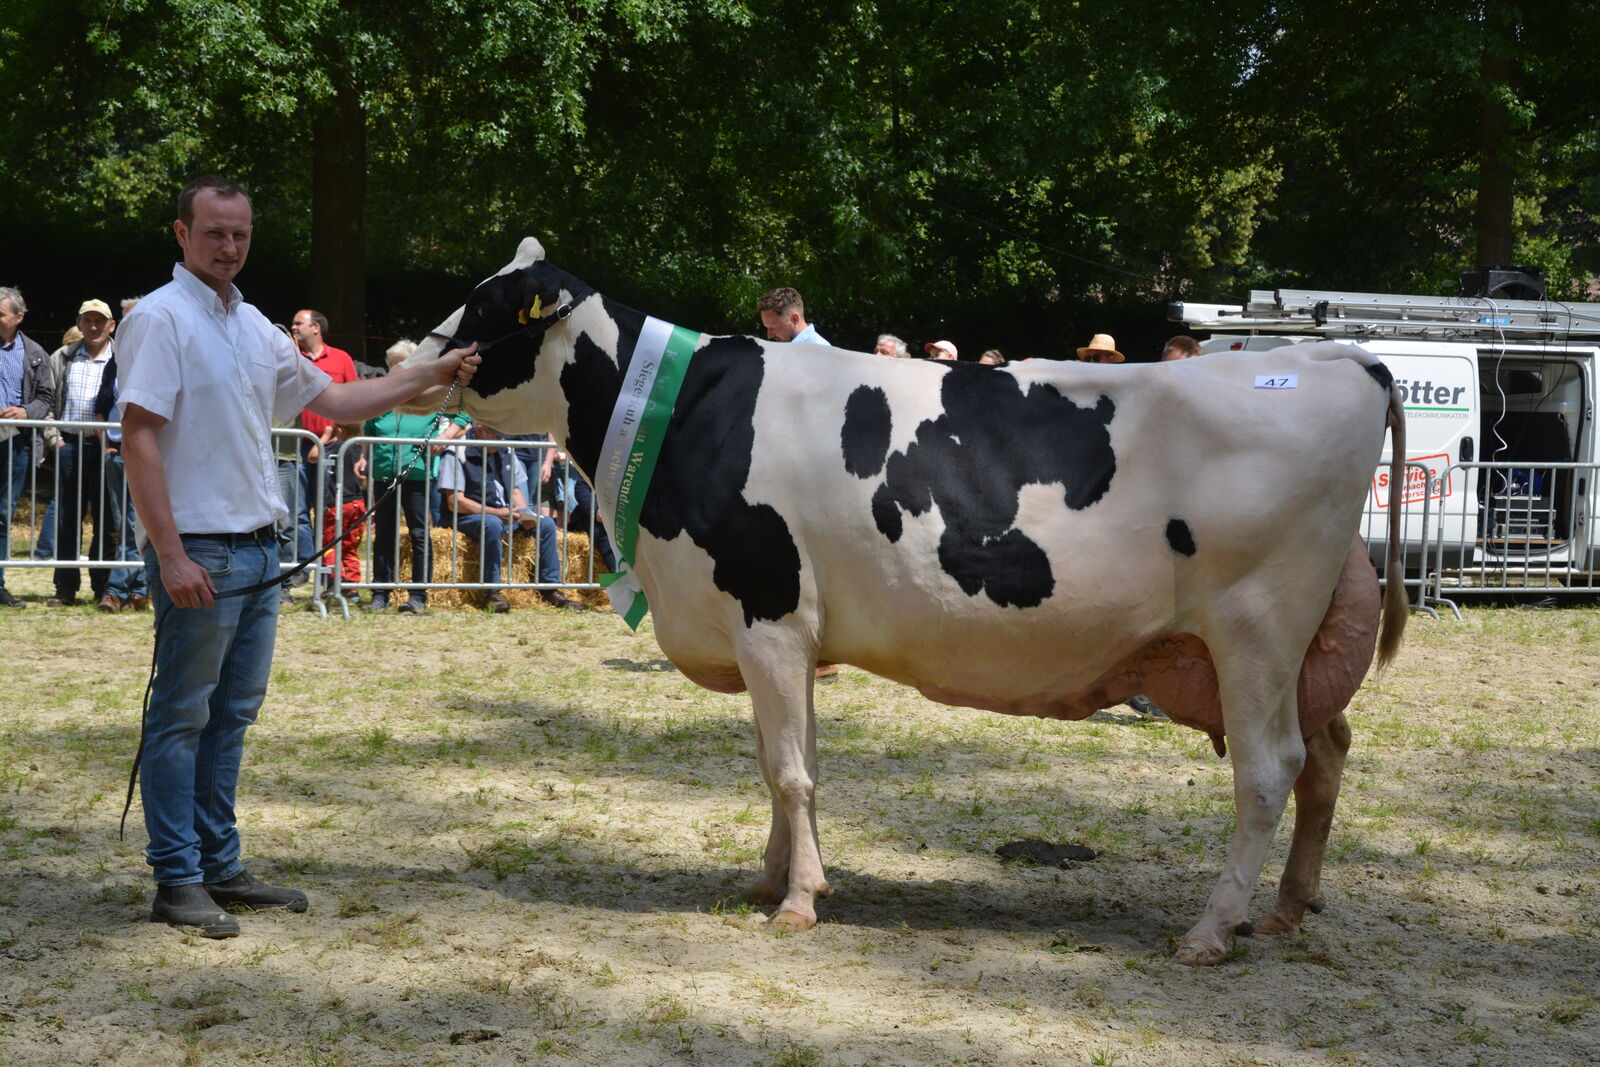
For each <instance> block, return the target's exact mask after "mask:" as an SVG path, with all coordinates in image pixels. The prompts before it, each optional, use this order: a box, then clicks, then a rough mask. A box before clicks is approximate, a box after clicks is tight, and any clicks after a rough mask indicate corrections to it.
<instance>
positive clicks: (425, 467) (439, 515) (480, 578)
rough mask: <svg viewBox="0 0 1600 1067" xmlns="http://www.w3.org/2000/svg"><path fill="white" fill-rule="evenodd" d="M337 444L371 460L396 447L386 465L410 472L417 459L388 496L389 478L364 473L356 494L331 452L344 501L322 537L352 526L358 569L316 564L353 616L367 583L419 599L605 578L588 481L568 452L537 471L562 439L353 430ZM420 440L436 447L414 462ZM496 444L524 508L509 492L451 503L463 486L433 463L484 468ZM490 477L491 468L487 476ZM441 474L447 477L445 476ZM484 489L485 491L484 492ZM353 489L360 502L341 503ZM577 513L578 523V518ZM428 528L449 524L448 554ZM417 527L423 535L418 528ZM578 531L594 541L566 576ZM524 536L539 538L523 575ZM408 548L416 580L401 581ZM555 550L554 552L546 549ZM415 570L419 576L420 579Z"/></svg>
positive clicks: (338, 495)
mask: <svg viewBox="0 0 1600 1067" xmlns="http://www.w3.org/2000/svg"><path fill="white" fill-rule="evenodd" d="M339 447H340V449H341V450H342V449H348V448H356V449H360V450H361V451H362V453H363V454H364V455H366V456H368V457H369V460H370V457H371V456H372V455H373V453H374V450H376V449H380V448H384V449H392V450H394V452H393V455H392V459H391V461H390V462H389V463H388V464H387V465H386V469H387V467H392V468H393V469H394V470H396V471H404V470H405V468H406V467H407V466H408V465H410V466H411V467H412V473H411V477H410V478H409V479H408V481H407V482H406V483H402V484H401V485H400V486H399V487H397V488H396V490H395V491H394V493H393V494H391V495H389V496H388V498H387V499H384V498H383V497H384V494H385V492H386V491H387V490H388V484H387V482H381V481H379V480H377V479H374V478H368V479H366V480H365V481H366V484H365V486H364V487H363V488H362V489H360V490H359V495H358V494H357V492H354V491H351V492H347V490H348V488H349V487H348V481H347V479H348V476H349V475H350V474H351V467H350V466H349V465H347V464H344V463H337V462H336V461H334V462H332V465H331V466H330V467H329V472H330V476H331V485H330V487H329V488H330V489H331V494H330V499H331V500H338V501H341V506H340V507H339V508H329V509H328V510H327V511H326V512H325V513H324V514H325V515H327V516H328V521H327V523H326V524H325V528H324V532H325V534H326V535H327V536H326V538H325V539H326V540H327V541H328V543H330V544H332V545H336V546H341V548H343V547H345V544H346V543H345V537H346V534H347V533H350V532H352V530H354V532H355V535H356V536H355V538H353V539H352V543H351V544H350V545H349V546H348V548H346V550H349V549H354V550H355V551H356V552H357V553H358V555H359V558H360V559H361V561H362V566H361V568H360V577H359V578H358V579H356V580H353V581H352V580H350V579H349V578H348V577H347V576H346V575H344V574H342V573H341V567H340V561H339V559H338V558H337V557H335V558H334V559H332V560H331V561H330V560H325V561H324V562H322V563H321V565H319V567H318V571H319V575H318V579H317V580H318V582H319V587H318V588H319V590H320V589H321V588H323V583H325V587H326V589H327V591H328V593H329V595H330V597H331V598H332V599H333V600H335V601H336V602H337V605H338V607H339V609H340V610H341V611H342V612H343V613H344V614H345V616H346V617H348V616H349V611H350V603H351V602H352V600H353V599H354V597H355V595H356V594H357V593H358V592H359V591H360V590H363V589H366V590H370V591H371V592H372V593H373V594H374V595H376V594H382V595H384V596H385V597H392V596H394V595H395V594H397V593H404V594H406V596H407V597H408V598H409V599H412V600H416V599H418V594H423V596H424V597H425V594H426V593H427V591H428V590H432V589H470V590H479V591H482V592H485V593H493V592H495V591H504V590H507V589H529V590H536V591H542V590H552V589H598V588H599V587H600V585H599V582H598V581H597V580H596V578H595V572H596V565H597V561H598V560H599V558H600V557H601V555H602V547H603V545H604V544H605V543H606V542H605V540H604V538H598V539H597V538H596V536H595V518H596V516H595V508H594V505H593V499H592V496H590V494H589V490H588V486H587V485H585V484H583V483H582V480H581V478H580V476H579V475H578V473H577V471H576V470H574V469H573V468H572V467H571V465H570V464H569V463H568V462H567V461H566V460H565V458H563V459H561V460H559V461H555V460H552V462H551V464H550V467H551V470H550V476H549V479H548V480H546V479H544V478H542V477H541V471H542V469H543V467H544V464H545V458H546V456H547V455H548V454H549V453H551V452H553V451H558V446H556V445H554V444H553V443H551V442H549V441H520V440H504V439H493V440H488V439H481V438H474V439H472V440H467V441H462V440H456V441H451V442H448V443H445V442H442V441H440V440H438V439H432V440H429V439H426V438H420V437H352V438H350V439H349V440H347V441H345V442H343V443H342V444H341V445H340V446H339ZM417 448H425V449H427V451H428V452H429V453H430V454H429V456H428V457H427V459H426V461H419V462H416V463H415V464H409V462H408V461H410V460H411V458H412V453H411V452H410V451H408V449H417ZM498 453H504V454H505V456H506V460H507V462H506V463H505V464H504V466H505V468H506V472H505V474H504V475H502V477H503V478H506V479H508V480H509V482H510V483H511V484H510V485H508V486H506V488H505V495H506V497H508V498H510V497H513V496H514V495H515V491H516V490H518V489H519V488H520V490H521V494H522V495H521V499H520V507H519V506H517V504H518V502H517V501H516V500H512V499H507V500H505V501H504V503H503V504H491V506H490V508H488V509H486V508H484V503H485V502H483V501H478V502H475V503H474V502H471V501H467V502H456V506H454V507H453V506H451V504H452V502H453V501H452V500H451V499H449V498H450V497H453V496H455V494H456V493H457V491H458V490H460V489H464V487H463V486H460V485H459V484H458V483H456V482H454V481H452V480H451V479H450V469H449V468H448V467H446V468H444V470H443V471H442V472H441V473H442V474H443V477H442V478H441V477H440V476H439V474H436V473H435V472H434V468H435V467H436V466H438V465H439V464H440V462H441V461H444V460H446V459H448V458H451V457H453V458H454V459H455V460H456V466H457V467H459V466H461V461H462V460H471V461H473V462H475V463H476V464H478V465H479V466H481V467H483V468H485V469H487V468H488V467H489V466H491V460H490V457H493V456H495V455H496V454H498ZM369 467H370V462H369ZM487 476H488V475H487V473H485V474H484V475H483V477H487ZM441 482H448V483H449V484H448V485H441ZM552 489H553V490H554V498H553V499H554V506H553V507H542V506H541V503H542V501H544V500H550V499H551V498H550V497H549V496H547V495H546V494H547V491H549V490H552ZM480 495H486V494H483V493H482V492H481V491H480ZM347 497H349V498H350V502H351V503H353V502H355V501H357V500H359V501H360V502H361V504H362V505H363V506H362V507H360V508H358V509H352V508H350V507H349V506H348V504H346V503H343V502H345V501H346V499H347ZM424 503H425V504H426V506H427V508H428V509H429V517H430V520H431V521H429V522H428V523H427V529H425V530H421V531H418V530H417V526H416V525H414V524H413V520H416V519H419V518H420V516H421V508H422V506H423V505H424ZM490 510H492V511H493V512H502V511H503V512H505V514H503V515H501V514H485V512H486V511H490ZM547 510H548V511H554V512H555V515H545V514H543V512H544V511H547ZM408 512H409V514H408ZM556 516H559V517H556ZM575 518H576V519H577V524H576V525H574V524H573V520H574V519H575ZM402 520H404V522H405V524H406V531H405V534H404V536H402V532H401V529H400V525H401V521H402ZM380 527H381V529H380ZM552 527H553V534H552V535H550V536H546V531H549V530H551V528H552ZM432 529H447V530H449V531H450V533H451V537H450V539H449V546H448V549H447V550H446V551H448V553H449V554H448V556H445V555H443V553H441V554H440V556H439V557H437V558H435V557H434V556H433V545H432V539H431V536H429V534H430V533H431V530H432ZM417 532H421V533H422V534H423V535H424V536H422V537H417V536H416V533H417ZM572 532H579V533H583V534H584V535H585V536H586V537H587V539H588V540H587V545H588V549H589V550H588V551H586V552H585V553H584V558H583V559H581V560H580V561H579V566H578V568H576V569H577V570H578V571H579V576H578V577H577V578H576V579H574V578H570V577H568V576H570V575H571V574H572V571H573V569H574V568H572V566H571V564H570V560H571V558H572V556H573V555H574V553H575V551H576V550H575V548H574V542H573V541H572V540H571V538H570V537H569V536H568V535H569V534H570V533H572ZM519 536H520V537H528V538H530V539H531V541H532V544H533V547H534V555H533V561H532V565H531V566H530V567H529V569H528V574H527V575H526V577H519V576H518V575H517V574H516V573H515V570H514V568H513V561H514V558H515V545H516V542H517V539H518V537H519ZM469 542H473V543H476V545H477V557H478V559H477V565H476V567H475V568H474V569H473V570H474V571H475V573H472V572H469V573H468V574H465V575H462V574H461V571H462V559H463V558H464V556H465V555H466V554H467V547H468V543H469ZM402 549H407V550H408V551H409V556H410V563H411V580H410V581H408V582H400V581H398V580H397V577H398V573H399V561H400V556H401V551H402ZM338 551H340V549H338V548H336V549H330V552H335V553H336V552H338ZM552 552H553V553H554V558H553V559H552V558H550V553H552ZM441 564H445V565H447V569H448V573H450V574H452V575H456V577H455V578H454V579H452V580H448V581H438V580H436V578H437V574H436V573H435V571H436V569H438V568H439V567H440V566H441ZM546 569H552V570H554V571H555V575H554V576H551V575H549V574H542V572H544V571H545V570H546ZM419 572H420V573H421V575H422V576H423V577H421V578H420V579H419V577H418V575H419ZM319 602H320V601H319Z"/></svg>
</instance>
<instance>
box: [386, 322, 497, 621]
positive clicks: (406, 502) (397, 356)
mask: <svg viewBox="0 0 1600 1067" xmlns="http://www.w3.org/2000/svg"><path fill="white" fill-rule="evenodd" d="M416 347H417V344H416V342H415V341H397V342H395V343H394V344H393V345H391V346H390V347H389V350H388V352H387V353H385V357H386V359H387V360H388V363H389V366H390V368H391V369H392V368H393V367H394V366H395V365H396V364H398V363H399V362H401V361H402V360H404V359H405V358H406V357H407V356H409V355H411V353H412V350H414V349H415V348H416ZM432 424H433V416H432V415H404V414H401V413H400V412H398V411H386V412H384V413H383V414H382V415H379V416H378V417H377V418H375V419H368V420H367V421H366V423H365V424H364V425H363V426H362V428H361V432H362V435H363V436H365V437H401V438H404V437H412V438H426V437H429V434H428V430H429V427H430V426H432ZM470 425H472V420H471V419H469V418H468V417H467V416H466V415H455V416H453V417H451V418H448V419H444V420H442V421H441V422H440V423H439V427H438V429H437V430H435V431H434V433H433V434H432V439H433V440H438V441H441V442H442V441H450V440H454V439H455V438H458V437H461V436H463V435H464V434H465V433H466V432H467V427H468V426H470ZM368 447H369V449H370V454H371V460H370V462H369V464H368V467H367V478H368V479H369V484H371V485H372V487H373V493H374V496H375V498H376V497H378V496H381V495H382V494H383V493H384V492H385V491H386V490H387V489H388V487H389V483H390V482H392V481H394V479H395V476H396V475H397V474H399V473H400V472H401V471H406V472H407V473H406V479H405V481H403V482H401V483H400V487H399V489H398V490H396V492H395V493H394V495H393V496H391V497H390V498H389V499H388V500H385V501H382V502H380V504H379V506H378V508H377V511H376V513H375V514H373V516H372V581H373V583H374V584H376V585H378V586H383V585H384V584H386V583H393V582H394V573H395V572H394V564H395V559H396V557H397V556H398V554H399V549H400V513H401V512H404V513H405V517H406V532H407V534H408V535H409V537H410V540H411V580H412V581H413V582H420V583H428V582H432V581H433V552H432V547H433V546H432V544H431V543H430V541H429V539H428V532H429V530H430V529H431V527H432V515H433V508H432V495H433V481H434V479H435V478H436V477H437V476H438V474H439V453H440V451H442V450H443V448H444V445H443V444H438V445H429V446H427V449H428V456H427V458H426V460H423V459H421V458H419V457H418V456H417V452H418V450H419V449H420V448H422V447H423V446H421V445H416V444H410V445H398V444H396V445H381V444H373V445H370V446H368ZM408 468H409V469H408ZM400 592H401V590H399V589H395V590H392V591H391V590H389V589H383V588H379V589H375V590H373V592H372V599H371V600H369V601H367V603H366V605H365V607H366V610H367V611H383V610H384V609H386V608H387V607H388V606H389V601H390V600H391V599H394V600H399V593H400ZM427 607H428V591H427V590H426V589H412V590H411V591H410V594H409V595H408V596H407V597H406V598H405V600H404V602H403V603H400V604H399V605H398V607H397V608H396V609H395V610H397V611H398V612H400V613H401V614H404V615H416V614H420V613H421V612H423V611H426V610H427Z"/></svg>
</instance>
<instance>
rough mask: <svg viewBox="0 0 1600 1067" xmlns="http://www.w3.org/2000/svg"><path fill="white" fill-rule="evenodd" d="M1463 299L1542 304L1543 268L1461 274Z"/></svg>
mask: <svg viewBox="0 0 1600 1067" xmlns="http://www.w3.org/2000/svg"><path fill="white" fill-rule="evenodd" d="M1461 295H1462V296H1464V297H1472V296H1486V297H1489V298H1490V299H1493V300H1543V299H1544V298H1545V297H1544V268H1543V267H1500V266H1495V267H1479V268H1478V269H1477V270H1467V271H1462V272H1461Z"/></svg>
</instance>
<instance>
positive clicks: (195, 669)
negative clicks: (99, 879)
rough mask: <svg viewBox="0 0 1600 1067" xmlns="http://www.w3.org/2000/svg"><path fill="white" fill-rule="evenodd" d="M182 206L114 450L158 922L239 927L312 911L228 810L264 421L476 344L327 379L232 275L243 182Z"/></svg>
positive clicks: (365, 395)
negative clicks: (150, 671) (139, 612)
mask: <svg viewBox="0 0 1600 1067" xmlns="http://www.w3.org/2000/svg"><path fill="white" fill-rule="evenodd" d="M177 214H178V217H177V220H176V221H174V222H173V224H172V229H173V234H174V236H175V237H176V238H177V241H178V245H179V247H180V248H181V249H182V252H183V260H182V262H180V263H178V264H177V265H176V266H174V267H173V271H172V281H170V282H169V283H167V284H166V285H164V286H162V287H161V288H160V289H158V290H157V291H155V292H154V293H151V294H150V295H149V296H148V297H146V298H144V299H143V300H141V301H140V303H139V305H138V306H137V307H136V308H135V309H134V310H133V312H132V313H131V314H130V315H129V316H128V317H127V319H126V320H125V321H124V323H123V326H122V344H121V347H120V349H119V352H118V355H119V362H120V364H121V375H122V378H121V402H122V405H123V415H122V429H123V459H124V462H125V464H126V469H127V478H128V490H129V492H130V494H131V495H132V497H133V499H134V503H135V505H136V511H137V519H138V524H137V525H138V529H137V536H138V540H139V544H140V547H141V549H142V551H143V554H144V561H145V566H146V567H147V569H148V572H149V576H150V589H151V593H152V599H153V603H154V607H155V611H156V651H155V656H154V659H155V664H156V675H155V678H154V681H153V684H152V691H151V694H150V705H149V709H148V713H147V718H146V721H145V723H144V724H143V737H142V743H141V756H142V762H143V767H144V776H143V782H142V793H141V795H142V797H143V802H144V817H145V829H146V831H147V833H148V835H149V843H148V845H147V846H146V859H147V862H148V863H149V864H150V866H151V868H152V869H153V871H154V874H155V879H156V895H155V902H154V904H153V906H152V908H151V912H150V920H151V921H152V922H165V923H168V924H170V925H173V926H180V927H183V928H186V929H188V930H191V931H193V932H194V933H197V934H199V935H201V936H202V937H232V936H235V935H236V934H238V932H239V923H238V920H237V919H235V918H234V917H233V916H232V915H230V914H229V913H228V912H227V910H225V909H229V908H239V909H243V910H263V909H285V910H288V911H304V910H305V909H306V906H307V901H306V896H305V894H304V893H301V892H299V891H298V890H294V889H285V888H280V887H277V886H272V885H268V884H266V883H264V882H261V881H260V880H258V879H257V878H255V877H254V876H253V875H252V874H251V873H250V872H249V871H248V870H247V869H246V867H245V865H244V863H243V861H242V859H241V849H240V841H239V830H238V825H237V820H236V818H235V815H234V800H235V791H236V787H237V783H238V776H239V766H240V762H241V756H242V753H243V746H244V734H245V730H246V728H247V727H249V726H250V725H251V724H252V723H253V722H254V721H255V718H256V714H257V712H258V711H259V710H260V707H261V703H262V700H263V698H264V697H265V695H266V690H267V680H268V677H269V676H270V673H271V667H272V650H273V642H274V637H275V635H276V630H277V621H278V579H279V572H278V545H277V541H276V539H275V537H274V533H273V525H274V521H275V520H276V519H277V518H278V517H279V516H280V515H281V513H282V512H283V511H284V510H285V505H284V501H283V496H282V494H281V493H280V492H279V489H278V473H277V463H276V460H275V458H274V455H273V450H272V444H271V440H270V435H271V428H272V424H273V421H274V419H279V420H281V419H283V418H286V417H288V416H289V415H291V414H293V413H294V412H297V411H299V410H300V409H302V408H306V409H309V410H311V411H313V412H315V413H316V414H318V415H320V416H322V417H324V418H328V419H332V420H335V421H346V422H348V421H359V420H361V419H364V418H367V417H369V416H373V415H377V414H379V413H381V412H384V411H387V410H389V409H390V408H392V407H394V406H395V405H396V404H398V403H400V402H401V401H404V400H408V399H410V398H411V397H412V396H413V395H415V394H417V393H418V392H420V391H422V390H424V389H427V388H430V387H433V386H444V385H446V384H448V383H449V382H451V381H452V380H459V381H461V382H463V383H465V382H467V381H470V380H471V378H472V374H473V372H474V370H475V369H476V367H477V364H478V362H479V357H478V356H477V355H476V354H475V352H474V351H473V350H471V349H468V350H457V351H452V352H449V353H447V354H445V355H444V356H443V358H441V359H438V360H436V361H433V362H430V363H429V364H428V365H427V366H419V367H415V368H412V369H410V370H407V371H402V372H398V373H395V374H391V375H389V376H388V377H384V378H374V379H370V380H367V381H352V382H333V381H332V380H331V379H330V378H329V377H328V375H326V374H324V373H323V372H322V371H321V370H319V369H317V367H316V366H314V365H313V364H312V363H311V362H310V361H309V360H307V359H304V358H302V357H301V355H300V354H299V351H298V350H297V349H296V347H295V345H294V344H293V342H291V341H290V340H289V339H288V338H287V337H286V336H285V335H284V334H283V333H282V331H280V330H278V329H277V328H275V327H274V326H273V325H272V323H271V322H269V321H268V320H267V318H266V317H265V316H264V315H262V314H261V312H259V311H258V310H256V308H255V307H254V306H253V305H251V304H247V303H245V302H244V299H243V297H242V296H241V294H240V292H239V290H238V288H237V287H236V286H235V285H234V278H235V277H236V276H237V275H238V273H239V271H240V270H241V269H242V268H243V267H244V264H245V260H246V257H247V256H248V254H249V251H250V244H251V239H252V237H253V235H254V219H253V213H252V208H251V203H250V198H249V196H248V195H247V194H246V193H245V191H244V189H242V188H241V187H240V186H238V185H237V184H235V183H233V182H231V181H229V180H227V179H225V178H221V177H217V176H214V175H213V176H208V177H204V178H199V179H197V180H195V181H193V182H191V183H190V184H189V185H188V186H186V187H185V188H184V190H183V192H182V194H181V195H180V196H179V198H178V212H177Z"/></svg>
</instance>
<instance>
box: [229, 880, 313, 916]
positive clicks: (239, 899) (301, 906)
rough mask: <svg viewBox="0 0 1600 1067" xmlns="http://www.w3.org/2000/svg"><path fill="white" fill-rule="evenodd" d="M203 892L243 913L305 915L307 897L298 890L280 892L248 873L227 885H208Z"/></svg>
mask: <svg viewBox="0 0 1600 1067" xmlns="http://www.w3.org/2000/svg"><path fill="white" fill-rule="evenodd" d="M205 889H206V892H207V893H210V894H211V899H212V900H214V901H216V902H217V903H218V904H219V905H221V906H222V907H224V908H243V909H244V910H245V911H275V910H279V909H281V910H283V911H305V910H306V903H307V902H306V895H305V894H304V893H302V892H300V890H298V889H283V888H280V887H278V886H275V885H268V884H267V883H265V882H260V881H257V880H256V879H255V878H254V877H253V876H252V875H251V874H250V872H249V871H240V872H239V873H238V874H236V875H234V876H233V877H232V878H229V879H228V880H227V881H226V882H207V883H206V886H205Z"/></svg>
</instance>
